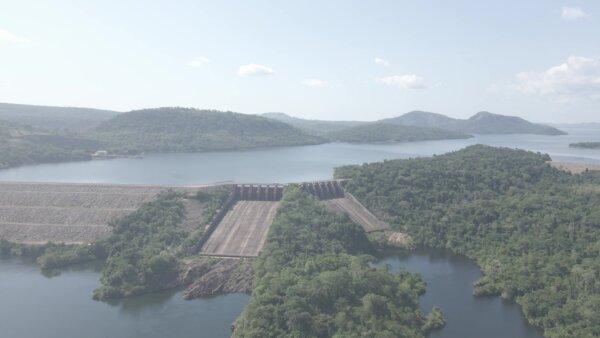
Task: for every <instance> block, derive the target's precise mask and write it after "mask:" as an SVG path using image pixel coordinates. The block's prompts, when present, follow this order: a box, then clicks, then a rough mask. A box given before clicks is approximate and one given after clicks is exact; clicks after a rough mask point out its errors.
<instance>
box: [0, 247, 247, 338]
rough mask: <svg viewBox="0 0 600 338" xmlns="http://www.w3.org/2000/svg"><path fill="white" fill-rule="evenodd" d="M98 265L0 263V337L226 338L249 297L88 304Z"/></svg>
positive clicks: (166, 295) (175, 295)
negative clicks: (54, 267)
mask: <svg viewBox="0 0 600 338" xmlns="http://www.w3.org/2000/svg"><path fill="white" fill-rule="evenodd" d="M98 268H99V267H94V266H85V267H79V268H75V269H73V268H71V269H67V270H61V272H60V274H59V275H55V276H49V275H44V274H42V273H40V269H39V267H38V266H36V265H35V264H32V263H26V262H22V261H19V260H13V259H11V260H6V259H4V260H3V259H0V300H1V301H2V306H0V337H3V338H4V337H6V338H42V337H44V338H82V337H85V338H106V337H112V338H121V337H127V338H134V337H135V338H138V337H139V338H165V337H174V338H178V337H182V338H192V337H193V338H198V337H229V336H230V333H231V332H230V325H231V323H232V322H233V321H234V320H235V319H236V318H237V316H238V315H239V314H240V312H241V311H242V309H243V308H244V306H245V305H246V304H247V303H248V299H249V297H250V296H249V295H246V294H229V295H222V296H217V297H211V298H203V299H195V300H190V301H186V300H183V295H182V292H181V291H170V292H161V293H155V294H150V295H145V296H140V297H133V298H127V299H124V300H119V301H115V302H113V303H110V304H109V303H104V302H97V301H94V300H92V290H93V289H95V288H97V287H98V286H99V284H100V282H99V278H100V272H99V270H98Z"/></svg>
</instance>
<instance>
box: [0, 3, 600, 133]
mask: <svg viewBox="0 0 600 338" xmlns="http://www.w3.org/2000/svg"><path fill="white" fill-rule="evenodd" d="M599 18H600V3H598V2H595V1H576V2H564V1H555V0H552V1H545V2H543V3H539V2H535V3H522V2H517V1H508V2H502V3H485V4H483V3H473V2H466V1H461V2H452V3H446V2H434V3H422V2H402V3H399V2H394V1H382V2H378V3H373V2H369V3H365V2H359V1H350V2H348V1H331V2H326V3H322V2H316V1H303V2H285V3H277V4H273V3H270V2H268V1H257V2H252V3H251V4H250V3H246V2H243V1H239V0H236V1H228V2H203V3H197V2H192V1H189V2H188V1H184V2H177V3H172V2H167V1H158V2H153V3H152V4H148V3H146V2H138V1H134V2H127V3H122V2H118V1H105V2H99V3H72V2H69V1H66V0H58V1H47V2H43V3H39V2H35V1H31V0H25V1H20V2H14V3H11V4H10V5H5V6H3V10H2V12H0V65H1V66H0V102H7V103H19V104H32V105H46V106H69V107H89V108H97V109H108V110H116V111H129V110H134V109H143V108H154V107H164V106H182V107H196V108H200V109H216V110H229V111H235V112H241V113H248V114H262V113H264V112H284V113H286V114H288V115H291V116H295V117H299V118H306V119H318V120H358V121H372V120H378V119H382V118H388V117H394V116H398V115H402V114H404V113H406V112H409V111H413V110H422V111H429V112H434V113H439V114H443V115H447V116H450V117H454V118H468V117H470V116H471V115H473V114H475V113H477V112H479V111H489V112H492V113H495V114H502V115H511V116H519V117H522V118H524V119H527V120H530V121H535V122H540V123H585V122H594V121H599V120H600V44H598V43H597V41H598V38H597V37H598V36H599V35H600V19H599Z"/></svg>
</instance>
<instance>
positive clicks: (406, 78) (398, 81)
mask: <svg viewBox="0 0 600 338" xmlns="http://www.w3.org/2000/svg"><path fill="white" fill-rule="evenodd" d="M379 82H381V83H384V84H386V85H389V86H397V87H399V88H402V89H423V88H427V86H426V85H425V81H424V80H423V78H422V77H420V76H418V75H415V74H404V75H392V76H388V77H383V78H380V79H379Z"/></svg>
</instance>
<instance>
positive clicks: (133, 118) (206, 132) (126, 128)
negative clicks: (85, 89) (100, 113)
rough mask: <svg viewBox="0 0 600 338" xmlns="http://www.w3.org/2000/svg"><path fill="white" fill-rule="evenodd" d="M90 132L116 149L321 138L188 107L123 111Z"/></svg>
mask: <svg viewBox="0 0 600 338" xmlns="http://www.w3.org/2000/svg"><path fill="white" fill-rule="evenodd" d="M90 136H91V137H93V138H95V139H97V140H98V141H100V142H101V143H102V144H103V145H104V146H105V147H106V148H107V149H108V150H111V151H113V152H117V153H130V152H197V151H207V150H230V149H246V148H255V147H268V146H289V145H300V144H314V143H320V142H322V139H320V138H318V137H315V136H310V135H307V134H305V133H303V132H302V131H300V130H299V129H296V128H294V127H292V126H290V125H288V124H285V123H283V122H279V121H275V120H272V119H268V118H265V117H260V116H256V115H246V114H239V113H232V112H219V111H213V110H197V109H189V108H158V109H146V110H139V111H132V112H129V113H124V114H121V115H119V116H117V117H115V118H114V119H111V120H109V121H106V122H104V123H102V124H101V125H99V126H98V127H96V128H95V129H94V130H93V133H91V135H90Z"/></svg>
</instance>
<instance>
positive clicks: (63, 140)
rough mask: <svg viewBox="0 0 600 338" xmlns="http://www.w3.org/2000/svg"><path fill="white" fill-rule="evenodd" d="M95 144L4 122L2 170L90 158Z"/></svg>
mask: <svg viewBox="0 0 600 338" xmlns="http://www.w3.org/2000/svg"><path fill="white" fill-rule="evenodd" d="M94 145H95V142H94V141H90V140H85V139H81V138H78V137H73V136H68V135H57V134H56V133H52V132H44V131H40V130H37V129H35V128H32V127H30V126H26V125H20V124H16V123H11V122H6V121H0V169H6V168H10V167H16V166H20V165H27V164H36V163H50V162H66V161H78V160H86V159H90V158H91V156H90V149H91V148H94Z"/></svg>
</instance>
